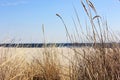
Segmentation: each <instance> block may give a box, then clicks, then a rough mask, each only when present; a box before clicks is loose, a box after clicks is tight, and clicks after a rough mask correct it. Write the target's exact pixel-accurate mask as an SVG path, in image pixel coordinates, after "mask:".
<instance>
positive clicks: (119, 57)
mask: <svg viewBox="0 0 120 80" xmlns="http://www.w3.org/2000/svg"><path fill="white" fill-rule="evenodd" d="M81 4H82V6H83V8H84V11H85V13H86V15H87V16H88V20H89V24H87V23H86V31H85V32H84V31H83V28H82V26H81V22H80V19H79V17H78V13H77V10H76V9H75V7H74V11H75V13H76V17H77V21H78V22H79V27H80V30H78V28H77V26H76V22H75V20H74V19H73V22H74V25H75V30H76V33H75V34H76V35H73V37H71V34H70V33H69V30H68V29H67V25H66V24H65V21H64V20H63V18H62V17H61V15H59V14H56V15H57V16H58V17H59V18H60V20H61V21H62V22H63V24H64V26H65V30H66V34H67V36H68V37H69V40H70V41H71V43H73V42H74V41H75V40H76V38H79V39H80V38H81V37H82V38H81V39H84V40H87V41H88V42H92V43H94V44H93V46H91V47H87V46H86V47H81V48H75V47H72V48H66V49H63V50H62V51H61V52H60V50H59V49H58V48H57V47H55V46H51V47H49V48H47V47H45V46H44V47H43V48H42V51H41V50H37V52H34V51H32V53H33V54H32V55H30V56H31V57H32V59H31V60H30V61H28V60H27V59H26V58H27V57H28V56H27V55H26V54H25V51H24V49H23V50H17V48H14V49H11V48H3V47H1V48H0V80H120V48H119V45H118V44H115V43H113V44H112V47H111V48H109V47H107V45H105V44H104V43H107V42H113V41H116V42H117V40H119V38H118V37H117V36H116V35H114V33H113V32H112V31H110V29H109V27H108V25H107V22H106V23H105V24H104V22H103V20H102V18H101V16H99V15H98V13H97V11H96V9H95V6H94V4H93V3H92V2H90V1H89V0H86V1H85V2H83V1H82V0H81ZM85 4H86V5H85ZM93 12H94V14H92V13H93ZM93 15H94V16H93ZM87 25H89V27H88V26H87ZM90 27H91V28H90ZM43 33H44V26H43ZM80 35H83V36H80ZM44 36H45V33H44ZM81 41H82V40H81ZM44 42H45V39H44ZM97 43H100V45H101V46H98V45H96V44H97ZM69 49H70V51H68V50H69ZM64 50H67V51H68V52H67V53H68V55H70V57H69V56H68V55H67V56H66V55H65V54H66V53H65V51H64ZM28 51H29V50H28ZM28 53H31V50H30V52H28ZM41 53H42V54H41ZM35 54H37V55H38V54H39V56H34V55H35ZM28 55H29V54H28ZM60 55H61V56H62V57H63V58H62V60H61V58H60ZM30 56H29V57H30ZM65 60H66V61H67V65H62V64H63V63H65Z"/></svg>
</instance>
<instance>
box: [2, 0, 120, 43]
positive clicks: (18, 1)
mask: <svg viewBox="0 0 120 80" xmlns="http://www.w3.org/2000/svg"><path fill="white" fill-rule="evenodd" d="M91 1H92V2H93V3H94V5H95V6H96V9H97V11H98V13H99V14H100V15H101V16H103V17H104V18H105V19H107V21H108V24H109V26H110V27H111V28H112V29H113V30H114V31H115V32H120V2H119V0H91ZM73 5H74V6H75V7H76V9H77V11H78V13H79V17H80V20H81V22H82V21H85V19H86V14H84V10H83V8H82V6H81V4H80V0H0V36H1V37H0V42H5V41H6V42H7V41H9V40H12V39H15V41H16V42H25V43H29V42H34V43H36V42H42V41H43V34H42V24H44V26H45V36H46V40H47V41H48V42H66V35H65V29H64V26H63V24H62V23H61V21H60V19H59V18H58V17H57V16H56V13H59V14H60V15H61V16H62V17H63V18H64V21H65V22H66V24H67V26H68V28H69V31H70V32H71V33H72V31H73V28H74V26H73V22H72V17H73V18H75V13H74V9H73ZM83 24H84V23H83Z"/></svg>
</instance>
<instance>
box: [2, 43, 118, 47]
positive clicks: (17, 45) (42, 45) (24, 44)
mask: <svg viewBox="0 0 120 80" xmlns="http://www.w3.org/2000/svg"><path fill="white" fill-rule="evenodd" d="M93 45H94V43H46V44H44V43H3V44H0V47H16V48H42V47H51V46H56V47H93ZM95 45H96V46H97V47H102V45H104V46H105V47H107V48H111V47H113V45H117V46H119V47H120V43H96V44H95Z"/></svg>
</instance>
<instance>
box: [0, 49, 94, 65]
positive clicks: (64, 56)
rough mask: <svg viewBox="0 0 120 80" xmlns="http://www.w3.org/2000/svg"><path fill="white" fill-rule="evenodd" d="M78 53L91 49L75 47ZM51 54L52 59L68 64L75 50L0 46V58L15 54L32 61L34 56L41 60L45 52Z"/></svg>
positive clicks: (81, 53)
mask: <svg viewBox="0 0 120 80" xmlns="http://www.w3.org/2000/svg"><path fill="white" fill-rule="evenodd" d="M75 49H76V50H77V51H78V52H79V55H83V53H84V51H87V52H90V51H93V49H92V48H91V49H89V50H88V48H75ZM45 52H46V53H47V54H49V55H48V56H52V58H53V59H55V60H57V61H60V64H61V65H69V62H70V61H72V59H73V58H74V57H73V56H74V55H75V52H74V50H73V49H72V48H66V47H64V48H56V47H53V48H2V47H1V48H0V58H1V56H2V57H3V56H5V57H7V58H11V57H13V56H17V57H19V58H24V59H25V60H26V61H27V62H28V63H30V62H32V61H33V60H34V59H35V58H36V59H39V60H41V61H43V56H44V54H45Z"/></svg>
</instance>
